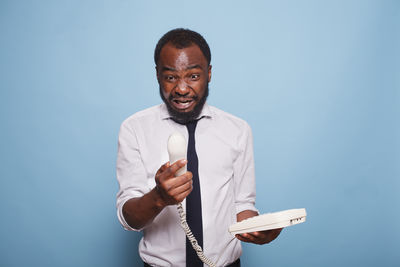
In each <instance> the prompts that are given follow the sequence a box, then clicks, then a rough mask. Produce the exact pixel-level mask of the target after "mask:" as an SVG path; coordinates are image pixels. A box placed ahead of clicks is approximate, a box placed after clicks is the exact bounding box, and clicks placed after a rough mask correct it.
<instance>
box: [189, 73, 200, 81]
mask: <svg viewBox="0 0 400 267" xmlns="http://www.w3.org/2000/svg"><path fill="white" fill-rule="evenodd" d="M190 79H191V80H192V81H197V80H198V79H200V74H191V75H190Z"/></svg>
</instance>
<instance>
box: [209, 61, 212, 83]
mask: <svg viewBox="0 0 400 267" xmlns="http://www.w3.org/2000/svg"><path fill="white" fill-rule="evenodd" d="M211 69H212V66H211V65H208V82H210V81H211Z"/></svg>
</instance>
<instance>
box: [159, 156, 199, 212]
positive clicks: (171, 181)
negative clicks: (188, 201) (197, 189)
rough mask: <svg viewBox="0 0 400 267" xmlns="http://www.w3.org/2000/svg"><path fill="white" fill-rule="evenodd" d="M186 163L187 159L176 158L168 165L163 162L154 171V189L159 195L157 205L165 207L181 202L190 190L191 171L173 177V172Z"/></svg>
mask: <svg viewBox="0 0 400 267" xmlns="http://www.w3.org/2000/svg"><path fill="white" fill-rule="evenodd" d="M186 163H187V160H185V159H182V160H178V161H177V162H175V163H174V164H172V165H170V163H169V162H167V163H165V164H164V165H162V166H161V167H160V169H158V171H157V173H156V177H155V180H156V190H157V192H158V194H159V196H160V199H161V202H162V203H159V205H161V206H163V207H165V206H167V205H174V204H178V203H180V202H182V201H183V200H184V199H185V198H186V197H187V196H188V195H189V194H190V192H192V188H193V187H192V183H193V182H192V177H193V175H192V173H191V172H189V171H188V172H186V173H184V174H182V175H180V176H176V177H175V173H176V172H177V171H178V170H179V169H180V168H182V167H184V166H185V165H186Z"/></svg>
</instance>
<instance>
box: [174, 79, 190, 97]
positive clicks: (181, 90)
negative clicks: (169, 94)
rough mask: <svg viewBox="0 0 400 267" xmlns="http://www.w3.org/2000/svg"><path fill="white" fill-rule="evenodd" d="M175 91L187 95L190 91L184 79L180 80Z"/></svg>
mask: <svg viewBox="0 0 400 267" xmlns="http://www.w3.org/2000/svg"><path fill="white" fill-rule="evenodd" d="M175 93H176V94H178V95H187V94H188V93H189V86H188V85H187V84H186V82H185V81H184V80H180V81H179V82H178V84H177V85H176V87H175Z"/></svg>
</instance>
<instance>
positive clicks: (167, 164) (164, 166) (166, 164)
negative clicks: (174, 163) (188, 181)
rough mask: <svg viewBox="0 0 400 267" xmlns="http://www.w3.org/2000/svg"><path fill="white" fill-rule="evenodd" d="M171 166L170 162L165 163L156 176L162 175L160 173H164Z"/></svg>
mask: <svg viewBox="0 0 400 267" xmlns="http://www.w3.org/2000/svg"><path fill="white" fill-rule="evenodd" d="M169 166H170V164H169V161H168V162H167V163H164V164H163V165H162V166H161V167H160V168H159V169H158V170H157V173H156V176H158V175H160V173H162V172H164V171H165V169H166V168H168V167H169Z"/></svg>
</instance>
